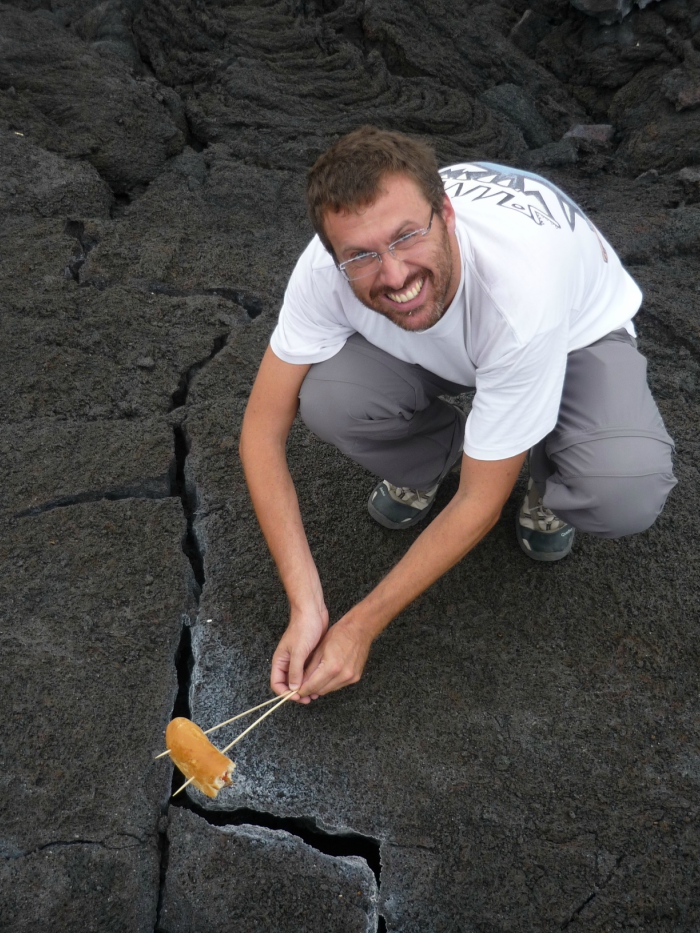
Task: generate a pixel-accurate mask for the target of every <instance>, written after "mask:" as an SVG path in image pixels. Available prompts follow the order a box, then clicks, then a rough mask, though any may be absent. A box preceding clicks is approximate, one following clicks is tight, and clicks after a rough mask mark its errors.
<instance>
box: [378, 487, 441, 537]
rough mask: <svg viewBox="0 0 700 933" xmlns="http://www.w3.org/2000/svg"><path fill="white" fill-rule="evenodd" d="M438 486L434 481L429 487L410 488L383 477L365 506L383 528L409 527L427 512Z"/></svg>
mask: <svg viewBox="0 0 700 933" xmlns="http://www.w3.org/2000/svg"><path fill="white" fill-rule="evenodd" d="M439 488H440V483H435V485H434V486H431V488H430V489H411V488H410V486H394V485H393V483H390V482H389V480H388V479H383V480H382V481H381V483H378V484H377V485H376V486H375V487H374V489H373V490H372V493H371V495H370V497H369V502H368V503H367V508H368V509H369V514H370V515H371V516H372V518H373V519H374V520H375V521H377V522H379V524H380V525H384V527H385V528H410V527H411V525H415V524H416V522H420V521H421V520H422V519H424V518H425V516H426V515H427V514H428V512H429V511H430V509H431V506H432V505H433V503H434V502H435V496H436V495H437V491H438V489H439Z"/></svg>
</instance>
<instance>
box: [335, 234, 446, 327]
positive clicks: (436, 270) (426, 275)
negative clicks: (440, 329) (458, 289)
mask: <svg viewBox="0 0 700 933" xmlns="http://www.w3.org/2000/svg"><path fill="white" fill-rule="evenodd" d="M432 256H433V261H432V263H431V266H432V268H430V269H429V268H427V267H421V268H419V269H418V270H417V271H416V272H411V273H410V275H408V276H407V277H406V281H405V282H404V283H403V285H402V286H401V288H399V289H389V288H387V287H386V286H380V287H379V288H376V289H372V290H371V291H370V292H369V293H368V294H366V295H361V294H358V291H357V289H356V283H355V282H351V283H350V286H351V288H352V290H353V292H354V293H355V297H356V298H357V299H358V300H359V301H361V302H362V304H363V305H365V307H367V308H370V309H371V310H372V311H376V312H377V313H378V314H381V315H382V316H383V317H385V318H387V319H388V320H390V321H391V323H392V324H395V325H396V326H397V327H400V328H401V329H402V330H406V331H410V332H411V333H420V332H422V331H426V330H429V329H430V328H431V327H433V326H434V325H435V324H437V322H438V321H439V320H440V319H441V318H442V317H443V315H444V314H445V311H446V310H447V308H446V307H445V300H446V298H447V295H448V293H449V290H450V283H451V281H452V249H451V247H450V240H449V236H448V234H447V228H446V227H445V226H444V224H442V225H441V228H440V238H439V240H438V242H437V243H436V244H435V246H434V249H433V251H432ZM420 279H425V280H426V281H428V282H429V283H430V285H431V291H432V295H433V297H432V298H428V299H426V301H424V302H423V304H421V305H419V306H418V307H417V308H414V309H413V310H412V311H408V312H407V311H403V312H402V311H401V310H399V309H400V307H401V306H400V305H397V306H396V310H394V308H392V307H391V306H388V305H387V303H386V301H381V300H380V299H381V298H382V296H384V295H388V294H389V293H390V292H399V291H403V290H404V289H406V288H408V287H409V286H411V285H413V283H414V282H417V281H419V280H420ZM424 287H425V286H424ZM389 300H390V299H389ZM418 322H420V325H419V326H418V327H417V326H416V324H417V323H418Z"/></svg>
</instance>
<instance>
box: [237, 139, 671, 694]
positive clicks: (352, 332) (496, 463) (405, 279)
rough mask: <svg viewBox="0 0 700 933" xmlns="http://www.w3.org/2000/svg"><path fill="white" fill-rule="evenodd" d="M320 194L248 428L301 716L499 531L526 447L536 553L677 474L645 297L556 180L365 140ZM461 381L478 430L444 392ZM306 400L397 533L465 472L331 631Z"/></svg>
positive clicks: (553, 548)
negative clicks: (314, 533) (304, 509)
mask: <svg viewBox="0 0 700 933" xmlns="http://www.w3.org/2000/svg"><path fill="white" fill-rule="evenodd" d="M307 200H308V209H309V215H310V217H311V222H312V224H313V227H314V229H315V231H316V234H317V235H316V236H315V237H314V238H313V240H312V241H311V243H310V244H309V246H308V247H307V248H306V250H305V251H304V253H303V254H302V256H301V258H300V259H299V261H298V263H297V265H296V268H295V269H294V272H293V273H292V277H291V279H290V282H289V285H288V288H287V291H286V294H285V298H284V303H283V306H282V310H281V313H280V317H279V322H278V324H277V327H276V329H275V331H274V333H273V335H272V339H271V341H270V346H269V347H268V349H267V352H266V353H265V356H264V358H263V360H262V364H261V366H260V371H259V373H258V376H257V379H256V382H255V385H254V387H253V391H252V394H251V397H250V401H249V404H248V408H247V411H246V415H245V419H244V423H243V432H242V436H241V456H242V459H243V465H244V468H245V472H246V478H247V480H248V485H249V488H250V493H251V496H252V499H253V504H254V506H255V510H256V513H257V516H258V519H259V521H260V525H261V527H262V530H263V533H264V535H265V538H266V540H267V543H268V545H269V547H270V550H271V552H272V555H273V557H274V559H275V562H276V564H277V567H278V569H279V573H280V576H281V578H282V582H283V584H284V587H285V589H286V592H287V595H288V597H289V602H290V607H291V613H290V620H289V625H288V628H287V630H286V632H285V633H284V635H283V637H282V639H281V641H280V643H279V646H278V648H277V650H276V652H275V655H274V657H273V661H272V675H271V682H272V687H273V689H274V690H275V691H276V692H277V693H282V692H284V691H286V690H288V689H298V692H299V697H300V701H301V702H304V703H308V702H309V701H310V699H315V698H316V697H318V696H320V695H322V694H325V693H329V692H331V691H333V690H337V689H339V688H340V687H343V686H345V685H347V684H351V683H355V682H356V681H357V680H359V678H360V676H361V674H362V671H363V668H364V665H365V662H366V660H367V656H368V654H369V650H370V646H371V644H372V641H373V640H374V638H376V637H377V635H378V634H379V633H380V632H381V631H382V630H383V629H384V628H385V627H386V626H387V625H388V624H389V622H390V621H391V620H392V619H393V618H394V617H395V616H396V615H397V614H398V613H399V612H401V610H402V609H403V608H404V607H405V606H407V605H408V604H409V603H410V602H411V601H412V600H414V599H415V598H416V597H417V596H418V595H419V594H420V593H422V592H423V591H424V590H425V589H427V587H429V586H430V585H431V584H432V583H433V582H434V581H435V580H437V579H438V577H440V576H441V575H442V574H444V573H445V572H446V571H447V570H449V568H450V567H452V566H453V565H454V564H456V563H457V562H458V561H460V560H461V559H462V558H463V557H464V556H465V554H467V553H468V552H469V551H470V550H471V549H472V548H473V547H475V545H476V544H478V542H479V541H480V540H481V539H482V538H483V537H484V535H486V534H487V533H488V531H489V530H490V529H491V528H492V527H493V526H494V525H495V523H496V522H497V521H498V518H499V515H500V513H501V509H502V508H503V505H504V503H505V502H506V500H507V499H508V496H509V494H510V492H511V490H512V488H513V484H514V483H515V480H516V478H517V476H518V473H519V472H520V469H521V467H522V465H523V462H524V460H525V458H526V455H527V454H528V452H529V471H530V479H529V484H528V490H527V494H526V496H525V499H524V501H523V503H522V506H521V507H520V510H519V512H518V514H517V517H516V533H517V537H518V541H519V543H520V547H521V548H522V550H523V551H524V553H525V554H527V556H528V557H530V558H532V559H534V560H540V561H555V560H560V559H561V558H563V557H565V556H566V555H567V554H568V553H569V551H570V550H571V547H572V544H573V541H574V533H575V529H580V530H581V531H584V532H587V533H589V534H594V535H599V536H601V537H606V538H617V537H620V536H622V535H630V534H635V533H637V532H640V531H644V530H645V529H646V528H649V526H650V525H651V524H652V523H653V522H654V521H655V519H656V517H657V516H658V514H659V513H660V511H661V509H662V508H663V505H664V502H665V501H666V497H667V496H668V494H669V492H670V490H671V489H672V488H673V486H674V485H675V482H676V480H675V479H674V476H673V470H672V463H671V451H672V447H673V442H672V440H671V438H670V437H669V435H668V434H667V432H666V430H665V428H664V425H663V422H662V420H661V417H660V415H659V412H658V409H657V407H656V404H655V403H654V400H653V399H652V397H651V394H650V392H649V388H648V386H647V381H646V361H645V360H644V358H643V357H642V356H641V355H640V354H639V352H638V351H637V349H636V341H635V330H634V326H633V323H632V318H633V317H634V315H635V313H636V312H637V310H638V308H639V305H640V303H641V297H642V296H641V292H640V290H639V288H638V287H637V285H636V284H635V282H634V281H633V280H632V279H631V277H630V276H629V275H628V273H627V272H626V271H625V270H624V269H623V268H622V265H621V264H620V261H619V259H618V257H617V256H616V255H615V253H614V251H613V250H612V248H611V246H610V245H609V244H608V243H607V242H606V241H605V239H604V238H603V237H602V235H601V234H600V233H599V232H598V231H597V230H596V228H595V227H594V226H593V224H592V223H591V222H590V221H589V220H588V219H587V218H586V216H585V215H584V214H583V212H582V211H581V209H580V208H579V207H577V205H576V204H574V203H573V201H571V200H570V199H569V198H568V197H567V196H566V195H565V194H563V193H562V192H561V191H559V189H557V188H556V187H554V186H553V185H552V184H550V183H549V182H547V181H546V180H545V179H543V178H540V177H539V176H536V175H532V174H529V173H527V172H522V171H518V170H515V169H511V168H507V167H504V166H501V165H494V164H490V163H483V162H478V163H467V164H463V165H454V166H451V167H449V168H446V169H443V170H442V171H438V168H437V163H436V161H435V156H434V154H433V152H432V151H431V150H430V148H429V147H428V146H426V145H425V144H424V143H422V142H419V141H417V140H414V139H411V138H410V137H407V136H404V135H403V134H400V133H395V132H387V131H382V130H379V129H375V128H373V127H363V128H361V129H359V130H356V131H355V132H353V133H350V134H349V135H348V136H345V137H343V138H342V139H340V140H339V141H338V142H337V143H336V144H335V145H334V146H333V147H332V148H331V149H329V150H328V152H326V153H325V154H324V155H322V156H321V158H320V159H319V160H318V161H317V162H316V164H315V165H314V167H313V168H312V170H311V172H310V174H309V180H308V187H307ZM467 387H476V394H475V397H474V402H473V406H472V410H471V413H470V414H469V417H468V418H466V419H465V416H464V414H463V413H462V412H461V411H460V410H459V409H458V408H457V407H456V406H454V405H452V404H450V403H449V402H448V401H445V400H444V399H443V398H442V396H444V395H448V396H449V395H458V394H459V393H461V392H463V391H464V390H465V389H466V388H467ZM298 409H300V412H301V417H302V418H303V420H304V422H305V423H306V425H307V426H308V427H309V429H310V430H311V431H313V432H314V433H315V434H316V435H318V436H319V437H320V438H321V439H323V440H324V441H327V442H328V443H330V444H334V445H335V446H336V447H338V448H339V449H340V450H341V451H342V452H343V453H344V454H346V455H347V456H348V457H350V458H351V459H352V460H355V461H356V462H357V463H359V464H361V465H362V466H363V467H365V468H366V469H368V470H370V471H371V472H373V473H375V474H376V475H377V476H378V477H381V482H379V483H378V485H377V486H376V487H375V488H374V489H373V490H372V492H371V494H370V497H369V503H368V507H369V512H370V515H371V516H372V518H373V519H375V520H376V521H378V522H380V523H381V524H382V525H384V526H385V527H387V528H393V529H403V528H409V527H411V526H412V525H415V524H417V523H418V522H421V521H423V520H424V519H425V517H426V516H427V514H428V512H429V511H430V508H431V506H432V504H433V502H434V500H435V496H436V493H437V490H438V488H439V486H440V483H441V482H442V480H443V479H444V478H445V476H446V475H447V474H448V473H449V472H450V470H451V469H452V468H453V467H455V466H458V465H460V464H461V478H460V483H459V488H458V490H457V492H456V494H455V496H454V498H453V499H452V500H451V502H450V503H449V504H448V505H447V506H446V507H445V509H443V511H442V512H441V513H440V514H439V515H438V516H437V517H436V518H435V519H434V520H433V521H432V522H431V523H430V524H429V525H428V526H427V527H426V528H425V530H424V531H423V532H422V533H421V534H420V535H419V537H418V538H416V540H415V541H414V542H413V544H412V545H411V547H410V548H409V549H408V551H407V552H406V554H405V556H404V557H403V558H402V559H401V560H400V561H399V563H398V564H397V565H396V566H395V567H394V568H393V570H392V571H391V572H390V573H389V574H388V575H387V576H386V577H385V578H384V579H383V580H382V581H381V582H380V583H379V584H378V585H377V586H376V587H375V589H374V590H373V591H372V592H371V593H370V594H369V595H368V596H366V597H365V598H364V599H363V600H361V601H360V602H359V603H358V604H357V605H356V606H354V607H353V608H352V609H351V610H350V611H349V612H348V613H347V614H346V615H345V616H343V618H341V619H339V620H338V621H337V622H336V623H335V624H334V625H333V626H332V627H330V628H329V625H328V623H329V614H328V610H327V608H326V606H325V603H324V598H323V589H322V586H321V581H320V579H319V576H318V572H317V570H316V566H315V564H314V561H313V558H312V556H311V551H310V549H309V545H308V543H307V540H306V536H305V534H304V528H303V525H302V520H301V515H300V512H299V505H298V502H297V497H296V493H295V490H294V486H293V484H292V480H291V477H290V474H289V470H288V468H287V463H286V457H285V442H286V439H287V435H288V432H289V429H290V426H291V424H292V421H293V420H294V417H295V415H296V413H297V410H298ZM352 507H353V506H352V504H348V508H352Z"/></svg>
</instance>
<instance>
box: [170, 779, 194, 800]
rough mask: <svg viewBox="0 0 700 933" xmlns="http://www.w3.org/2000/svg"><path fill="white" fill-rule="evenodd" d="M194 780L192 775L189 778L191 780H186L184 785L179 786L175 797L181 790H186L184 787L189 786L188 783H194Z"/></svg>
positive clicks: (174, 795)
mask: <svg viewBox="0 0 700 933" xmlns="http://www.w3.org/2000/svg"><path fill="white" fill-rule="evenodd" d="M192 781H194V778H193V777H191V778H190V779H189V781H185V783H184V784H183V785H182V787H178V789H177V790H176V791H175V793H174V794H173V797H177V795H178V794H179V793H180V791H181V790H184V789H185V788H186V787H187V785H188V784H191V783H192Z"/></svg>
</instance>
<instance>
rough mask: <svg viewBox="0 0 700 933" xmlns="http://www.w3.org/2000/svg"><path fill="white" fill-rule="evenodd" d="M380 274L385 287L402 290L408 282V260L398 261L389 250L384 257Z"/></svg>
mask: <svg viewBox="0 0 700 933" xmlns="http://www.w3.org/2000/svg"><path fill="white" fill-rule="evenodd" d="M379 274H380V276H381V281H382V284H383V285H387V286H388V287H389V288H393V289H397V290H398V289H400V288H401V286H402V285H403V283H404V282H405V281H406V276H407V270H406V260H404V259H397V258H396V257H395V256H392V255H391V253H390V252H389V251H388V250H387V252H386V253H384V254H383V256H382V266H381V270H380V273H379Z"/></svg>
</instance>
